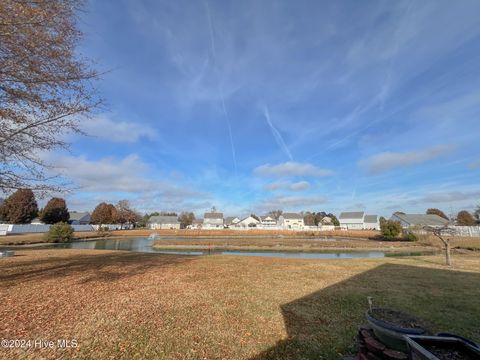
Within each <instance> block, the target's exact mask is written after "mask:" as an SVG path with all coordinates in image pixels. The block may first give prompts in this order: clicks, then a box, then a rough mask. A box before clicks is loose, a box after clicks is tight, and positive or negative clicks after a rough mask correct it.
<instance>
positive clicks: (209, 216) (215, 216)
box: [204, 212, 223, 219]
mask: <svg viewBox="0 0 480 360" xmlns="http://www.w3.org/2000/svg"><path fill="white" fill-rule="evenodd" d="M204 218H205V219H223V213H216V212H215V213H214V212H209V213H205V215H204Z"/></svg>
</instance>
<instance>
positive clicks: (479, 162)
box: [468, 160, 480, 170]
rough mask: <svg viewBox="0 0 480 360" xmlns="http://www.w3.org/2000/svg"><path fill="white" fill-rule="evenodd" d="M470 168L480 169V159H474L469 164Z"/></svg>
mask: <svg viewBox="0 0 480 360" xmlns="http://www.w3.org/2000/svg"><path fill="white" fill-rule="evenodd" d="M468 167H469V168H470V169H472V170H475V169H480V160H477V161H474V162H472V163H470V165H469V166H468Z"/></svg>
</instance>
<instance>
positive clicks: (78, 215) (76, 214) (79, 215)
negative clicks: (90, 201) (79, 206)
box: [69, 211, 91, 221]
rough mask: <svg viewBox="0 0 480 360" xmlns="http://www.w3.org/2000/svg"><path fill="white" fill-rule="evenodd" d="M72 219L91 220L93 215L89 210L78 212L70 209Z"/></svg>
mask: <svg viewBox="0 0 480 360" xmlns="http://www.w3.org/2000/svg"><path fill="white" fill-rule="evenodd" d="M69 214H70V221H75V220H76V221H90V219H91V216H90V213H89V212H87V211H84V212H78V211H70V212H69Z"/></svg>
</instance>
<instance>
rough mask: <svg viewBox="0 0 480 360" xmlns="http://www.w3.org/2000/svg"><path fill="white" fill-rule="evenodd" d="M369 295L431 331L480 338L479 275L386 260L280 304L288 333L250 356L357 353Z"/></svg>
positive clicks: (335, 356)
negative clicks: (402, 312) (391, 262)
mask: <svg viewBox="0 0 480 360" xmlns="http://www.w3.org/2000/svg"><path fill="white" fill-rule="evenodd" d="M367 296H372V297H373V298H374V305H376V306H384V307H390V308H394V309H399V310H403V311H406V312H408V313H410V314H412V315H415V316H417V317H419V318H420V319H423V320H424V321H425V323H426V325H427V327H428V328H429V329H430V330H431V331H432V332H439V331H444V332H450V333H456V334H459V335H463V336H466V337H468V338H471V339H472V340H474V341H477V342H478V341H480V327H479V326H478V324H479V323H480V306H479V304H480V303H479V299H480V274H477V273H469V272H460V271H453V270H443V269H430V268H424V267H416V266H406V265H397V264H383V265H380V266H378V267H376V268H374V269H372V270H369V271H366V272H364V273H361V274H359V275H356V276H353V277H351V278H349V279H348V280H346V281H343V282H340V283H337V284H335V285H332V286H330V287H327V288H325V289H322V290H320V291H317V292H315V293H312V294H310V295H308V296H305V297H302V298H300V299H297V300H295V301H292V302H290V303H287V304H284V305H282V306H281V311H282V314H283V318H284V322H285V327H286V331H287V334H288V337H287V338H286V339H283V340H280V341H279V342H278V343H277V344H276V345H275V346H273V347H272V348H270V349H268V350H266V351H264V352H262V353H260V354H257V355H256V356H254V357H253V358H252V360H263V359H319V358H322V359H338V358H340V357H341V356H343V355H346V354H348V353H354V352H355V347H354V345H355V334H356V332H357V330H358V326H359V325H361V324H364V323H365V311H366V310H367V307H368V305H367Z"/></svg>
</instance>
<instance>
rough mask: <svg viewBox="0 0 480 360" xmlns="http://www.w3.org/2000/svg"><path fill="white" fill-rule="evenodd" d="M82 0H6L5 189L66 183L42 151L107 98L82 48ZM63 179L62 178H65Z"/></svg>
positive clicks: (0, 154) (2, 53)
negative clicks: (51, 173) (51, 172)
mask: <svg viewBox="0 0 480 360" xmlns="http://www.w3.org/2000/svg"><path fill="white" fill-rule="evenodd" d="M82 2H83V1H82V0H2V1H0V190H3V191H4V192H12V191H14V190H16V189H21V188H30V189H33V190H36V191H49V190H61V189H62V186H61V185H60V186H59V185H54V184H52V182H50V181H49V179H50V178H49V177H48V176H47V174H46V169H47V167H48V164H47V163H46V162H45V161H43V160H42V157H41V154H42V153H44V152H46V151H50V150H52V149H55V148H62V147H67V146H68V144H67V143H66V142H65V140H64V136H63V135H64V134H66V133H69V132H81V131H80V129H79V126H78V124H79V119H80V118H81V116H85V115H87V114H88V113H90V112H91V110H92V109H94V108H95V107H97V106H98V105H99V104H100V100H99V98H98V96H97V92H96V89H95V88H94V86H93V80H95V79H98V73H97V72H96V71H95V70H92V69H91V68H90V64H89V62H88V61H87V60H86V59H84V58H82V57H80V56H78V55H77V54H76V52H75V48H76V46H77V44H78V42H79V40H80V38H81V35H82V34H81V33H80V31H79V30H78V29H77V27H76V24H77V20H78V19H77V14H78V11H79V10H80V9H81V6H82V5H83V4H82ZM57 183H58V182H57Z"/></svg>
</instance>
